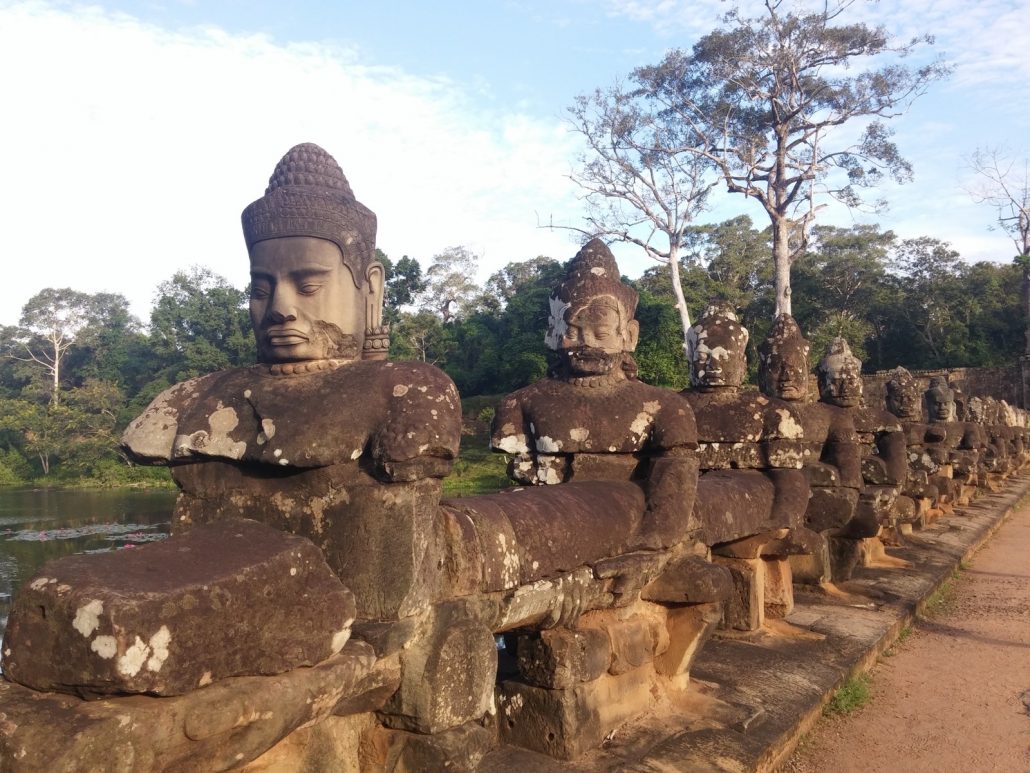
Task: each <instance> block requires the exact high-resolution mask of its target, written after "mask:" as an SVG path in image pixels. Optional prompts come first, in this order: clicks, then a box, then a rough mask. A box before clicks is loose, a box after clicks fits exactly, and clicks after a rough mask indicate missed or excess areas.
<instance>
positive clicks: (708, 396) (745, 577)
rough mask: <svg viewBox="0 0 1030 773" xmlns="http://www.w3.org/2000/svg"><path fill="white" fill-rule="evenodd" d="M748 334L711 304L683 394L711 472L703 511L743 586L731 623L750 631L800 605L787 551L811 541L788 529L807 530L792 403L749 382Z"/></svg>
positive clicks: (712, 538)
mask: <svg viewBox="0 0 1030 773" xmlns="http://www.w3.org/2000/svg"><path fill="white" fill-rule="evenodd" d="M747 340H748V331H747V329H746V328H745V327H744V326H743V325H741V324H740V320H739V319H738V318H737V315H736V313H735V312H734V311H733V308H732V307H731V306H729V305H728V304H726V303H722V302H712V303H710V304H709V305H708V307H707V308H706V309H705V311H704V313H703V314H702V315H701V317H700V318H699V319H698V321H697V323H696V324H695V325H694V326H693V327H691V328H690V330H689V331H688V341H689V347H688V348H689V350H690V352H691V359H690V379H691V389H689V390H684V391H683V392H681V394H682V395H684V396H685V397H686V398H687V400H688V401H689V402H690V405H691V407H692V408H693V410H694V417H695V419H696V421H697V428H698V442H699V458H700V463H701V469H702V470H703V471H704V474H703V475H702V476H701V480H700V481H699V483H698V498H697V500H696V504H695V506H694V509H695V512H696V516H697V518H698V519H699V520H700V521H701V523H702V524H703V525H704V533H705V541H706V543H707V544H709V545H711V546H713V548H712V552H713V554H714V556H715V559H714V560H716V561H717V562H719V563H722V564H723V565H726V566H728V567H729V568H730V569H731V571H733V572H734V580H735V582H736V584H737V586H738V593H737V595H736V597H735V599H734V603H732V604H731V605H730V608H729V609H728V610H727V625H729V626H730V627H733V628H737V629H741V630H748V631H753V630H757V629H758V628H759V627H761V626H762V625H763V623H764V621H765V615H766V612H767V611H768V612H769V613H771V616H774V617H782V616H785V615H786V614H789V612H790V611H791V609H792V608H793V593H792V588H793V585H792V580H791V574H790V564H789V562H788V560H787V558H786V554H788V553H792V552H799V551H801V552H803V551H804V546H802V545H800V544H795V543H796V539H795V540H793V541H792V540H788V539H787V537H788V535H789V536H791V537H795V538H796V537H797V536H798V534H799V533H800V528H801V526H802V517H803V515H804V512H805V506H806V504H807V503H808V485H807V483H806V481H805V478H804V475H803V474H802V473H801V465H802V460H803V453H802V452H803V446H802V442H801V441H802V429H801V423H800V420H799V417H798V415H797V414H796V412H795V411H794V409H793V407H792V406H791V405H789V404H788V403H786V402H784V401H782V400H779V399H776V398H770V397H766V396H764V395H762V394H760V393H758V392H755V391H750V390H744V389H742V384H743V381H744V376H745V375H746V372H747V365H746V359H745V349H746V346H747ZM738 600H739V602H740V603H737V601H738Z"/></svg>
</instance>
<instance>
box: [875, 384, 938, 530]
mask: <svg viewBox="0 0 1030 773" xmlns="http://www.w3.org/2000/svg"><path fill="white" fill-rule="evenodd" d="M885 386H886V398H885V399H886V405H887V410H888V411H889V412H890V413H892V414H894V415H895V416H897V417H898V419H899V421H900V422H901V429H902V432H903V433H904V437H905V453H906V461H907V464H908V470H907V473H906V478H905V483H904V485H903V486H902V489H901V493H900V494H899V496H898V498H897V499H896V500H895V506H894V509H895V511H896V513H897V518H898V529H899V531H901V532H902V533H903V534H907V533H910V532H911V530H912V526H913V525H925V523H926V522H927V521H928V520H930V519H932V518H934V517H936V516H937V515H938V514H939V511H938V509H937V505H938V500H939V497H940V492H939V491H938V489H937V487H936V486H935V485H934V484H933V483H931V477H933V476H936V475H937V473H938V471H939V465H937V463H936V462H934V461H933V460H932V459H931V458H930V454H929V452H928V451H927V449H926V430H927V425H926V423H925V422H924V421H923V413H922V410H921V408H920V406H921V404H922V396H921V394H920V391H919V383H918V382H917V381H916V380H915V378H913V376H912V374H911V373H909V372H908V371H907V370H906V369H905V368H900V367H899V368H895V369H894V370H892V371H891V372H890V375H889V377H888V379H887V382H886V385H885ZM947 485H950V483H949V484H947Z"/></svg>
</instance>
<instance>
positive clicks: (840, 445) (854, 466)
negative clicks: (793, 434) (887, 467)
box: [820, 409, 863, 489]
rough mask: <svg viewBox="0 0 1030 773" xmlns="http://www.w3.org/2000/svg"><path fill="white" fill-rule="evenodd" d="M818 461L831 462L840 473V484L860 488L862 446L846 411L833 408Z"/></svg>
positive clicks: (861, 486)
mask: <svg viewBox="0 0 1030 773" xmlns="http://www.w3.org/2000/svg"><path fill="white" fill-rule="evenodd" d="M820 461H821V462H824V463H826V464H832V465H833V466H834V467H836V468H837V471H838V472H839V474H840V485H842V486H846V487H848V488H855V489H862V488H863V485H862V446H861V444H860V443H859V440H858V433H857V432H856V431H855V424H854V422H853V421H852V420H851V417H850V416H849V415H848V414H847V412H846V411H844V410H842V409H837V410H834V412H833V418H832V420H831V422H830V431H829V433H828V434H827V436H826V443H825V445H824V446H823V451H822V455H821V457H820Z"/></svg>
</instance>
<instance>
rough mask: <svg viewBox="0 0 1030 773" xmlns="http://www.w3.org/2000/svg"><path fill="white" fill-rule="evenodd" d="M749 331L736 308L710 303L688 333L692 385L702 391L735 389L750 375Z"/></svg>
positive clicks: (721, 303)
mask: <svg viewBox="0 0 1030 773" xmlns="http://www.w3.org/2000/svg"><path fill="white" fill-rule="evenodd" d="M747 339H748V332H747V328H745V327H744V326H743V325H741V324H740V319H739V318H738V317H737V314H736V312H735V311H734V310H733V307H732V306H731V305H730V304H729V303H726V302H725V301H711V302H709V304H708V308H706V309H705V312H704V314H702V315H701V317H700V319H698V321H697V323H696V324H694V325H693V326H692V327H691V328H690V330H688V331H687V343H688V346H689V348H690V383H691V384H692V385H693V386H694V387H695V388H696V389H700V390H701V391H711V390H717V389H727V388H729V389H736V388H738V387H739V386H740V385H741V384H742V383H744V376H745V375H746V374H747V360H746V350H747Z"/></svg>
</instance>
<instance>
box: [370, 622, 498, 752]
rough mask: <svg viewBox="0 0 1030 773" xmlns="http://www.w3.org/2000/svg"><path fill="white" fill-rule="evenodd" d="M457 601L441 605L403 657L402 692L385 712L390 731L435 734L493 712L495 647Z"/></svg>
mask: <svg viewBox="0 0 1030 773" xmlns="http://www.w3.org/2000/svg"><path fill="white" fill-rule="evenodd" d="M467 611H468V610H467V607H466V605H464V604H462V603H461V602H455V603H453V604H448V605H444V606H441V607H440V608H438V609H436V610H434V616H433V619H432V620H431V621H429V624H428V625H426V627H425V628H424V629H423V631H422V632H421V634H420V635H419V637H418V638H417V639H416V640H415V641H414V642H412V643H411V644H410V645H409V646H408V648H407V649H406V650H405V651H404V653H403V655H402V660H401V664H402V666H403V678H402V682H401V685H400V688H399V689H398V690H397V692H396V693H395V694H394V695H393V697H392V698H391V699H390V701H389V703H388V704H387V705H386V707H385V708H384V709H383V714H382V716H383V719H384V721H385V722H386V723H387V724H388V725H390V726H391V727H395V728H399V729H403V730H413V731H415V732H418V733H438V732H441V731H443V730H447V729H449V728H452V727H457V726H458V725H463V724H465V723H466V722H468V721H470V720H473V719H479V718H480V717H482V716H483V715H485V714H486V713H487V712H488V711H490V709H491V708H492V699H493V686H494V682H495V680H496V678H497V645H496V642H495V641H494V637H493V634H492V633H491V631H490V629H489V628H488V627H486V626H485V625H483V623H481V622H477V621H476V620H474V619H470V618H469V616H468V615H467Z"/></svg>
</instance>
